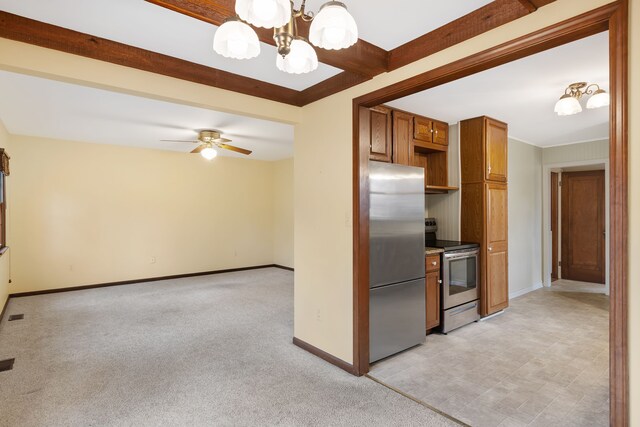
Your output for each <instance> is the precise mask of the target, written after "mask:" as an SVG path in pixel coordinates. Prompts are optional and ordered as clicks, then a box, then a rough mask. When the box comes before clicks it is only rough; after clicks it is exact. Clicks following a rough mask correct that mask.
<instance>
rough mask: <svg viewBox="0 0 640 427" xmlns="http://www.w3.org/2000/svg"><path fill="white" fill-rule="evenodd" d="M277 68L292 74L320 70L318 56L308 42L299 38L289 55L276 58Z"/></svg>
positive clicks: (296, 39) (293, 42)
mask: <svg viewBox="0 0 640 427" xmlns="http://www.w3.org/2000/svg"><path fill="white" fill-rule="evenodd" d="M276 66H277V67H278V69H279V70H281V71H285V72H287V73H291V74H304V73H309V72H311V71H313V70H315V69H316V68H318V55H317V54H316V51H315V50H313V47H312V46H311V45H310V44H309V43H308V42H307V41H306V40H304V39H303V38H300V37H298V38H295V39H294V40H293V41H292V42H291V51H290V52H289V54H288V55H286V56H281V55H278V56H277V57H276Z"/></svg>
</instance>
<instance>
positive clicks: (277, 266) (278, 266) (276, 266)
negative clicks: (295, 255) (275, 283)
mask: <svg viewBox="0 0 640 427" xmlns="http://www.w3.org/2000/svg"><path fill="white" fill-rule="evenodd" d="M272 267H275V268H280V269H282V270H287V271H295V270H294V269H293V268H292V267H286V266H284V265H280V264H273V266H272Z"/></svg>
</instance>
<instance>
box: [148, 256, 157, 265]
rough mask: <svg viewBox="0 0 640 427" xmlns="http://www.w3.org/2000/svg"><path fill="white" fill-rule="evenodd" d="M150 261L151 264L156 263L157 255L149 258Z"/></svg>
mask: <svg viewBox="0 0 640 427" xmlns="http://www.w3.org/2000/svg"><path fill="white" fill-rule="evenodd" d="M149 263H150V264H155V263H156V257H154V256H152V257H150V258H149Z"/></svg>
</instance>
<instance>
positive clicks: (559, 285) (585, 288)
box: [551, 279, 606, 294]
mask: <svg viewBox="0 0 640 427" xmlns="http://www.w3.org/2000/svg"><path fill="white" fill-rule="evenodd" d="M551 290H552V291H563V292H586V293H593V294H604V293H605V291H606V287H605V286H604V284H600V283H588V282H578V281H575V280H566V279H558V280H556V281H555V282H551Z"/></svg>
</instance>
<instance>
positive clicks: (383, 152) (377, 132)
mask: <svg viewBox="0 0 640 427" xmlns="http://www.w3.org/2000/svg"><path fill="white" fill-rule="evenodd" d="M369 159H370V160H377V161H380V162H389V163H390V162H391V110H390V109H389V108H385V107H374V108H372V109H371V141H370V143H369Z"/></svg>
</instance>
